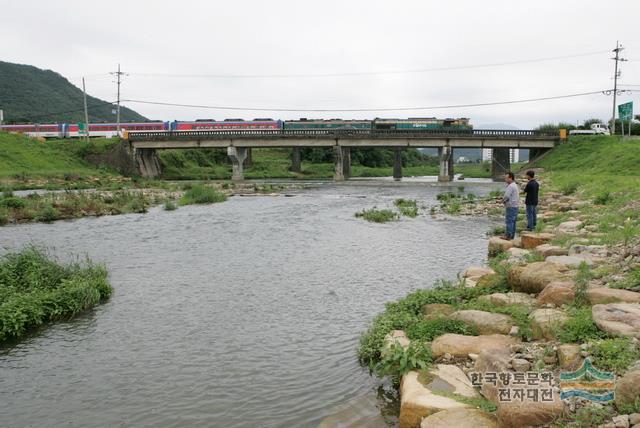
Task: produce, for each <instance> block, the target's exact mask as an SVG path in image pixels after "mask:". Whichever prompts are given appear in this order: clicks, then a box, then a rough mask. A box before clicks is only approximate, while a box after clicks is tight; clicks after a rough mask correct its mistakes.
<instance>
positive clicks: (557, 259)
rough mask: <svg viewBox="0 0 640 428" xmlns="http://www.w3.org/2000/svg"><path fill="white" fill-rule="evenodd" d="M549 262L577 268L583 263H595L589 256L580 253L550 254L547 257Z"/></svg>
mask: <svg viewBox="0 0 640 428" xmlns="http://www.w3.org/2000/svg"><path fill="white" fill-rule="evenodd" d="M545 260H546V261H547V262H550V263H555V264H558V265H561V266H565V267H568V268H577V267H578V266H580V265H581V264H582V263H586V264H587V265H589V266H591V265H593V261H592V260H591V259H590V258H589V257H581V256H580V255H575V256H549V257H547V258H546V259H545Z"/></svg>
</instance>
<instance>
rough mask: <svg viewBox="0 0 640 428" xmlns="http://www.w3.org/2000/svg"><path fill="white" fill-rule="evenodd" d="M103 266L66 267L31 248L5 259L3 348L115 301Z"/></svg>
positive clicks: (0, 292)
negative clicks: (10, 341) (5, 343)
mask: <svg viewBox="0 0 640 428" xmlns="http://www.w3.org/2000/svg"><path fill="white" fill-rule="evenodd" d="M112 291H113V289H112V288H111V285H110V284H109V282H108V281H107V271H106V268H105V267H104V266H103V265H98V264H94V263H92V262H91V261H90V260H86V261H84V262H74V263H68V264H61V263H59V262H57V261H56V260H54V259H53V258H51V257H50V256H49V255H48V254H47V252H46V251H45V250H43V249H40V248H37V247H29V248H26V249H24V250H22V251H20V252H10V253H7V254H5V255H4V256H3V257H2V258H1V259H0V342H2V341H4V340H7V339H15V338H20V337H21V336H23V335H25V334H26V333H28V332H29V331H30V330H33V329H35V328H37V327H39V326H41V325H43V324H45V323H47V322H50V321H55V320H58V319H65V318H69V317H72V316H73V315H76V314H78V313H80V312H82V311H85V310H87V309H90V308H91V307H93V306H95V305H97V304H98V303H100V302H101V301H103V300H105V299H107V298H109V296H111V293H112Z"/></svg>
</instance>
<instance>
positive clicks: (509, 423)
mask: <svg viewBox="0 0 640 428" xmlns="http://www.w3.org/2000/svg"><path fill="white" fill-rule="evenodd" d="M529 388H533V389H537V387H535V386H533V387H527V386H524V387H523V389H525V390H528V389H529ZM538 391H540V390H538ZM526 394H527V392H526V391H525V395H524V396H525V399H524V400H523V401H520V400H512V401H502V402H499V403H498V411H497V412H496V415H497V416H498V425H499V426H500V427H501V428H522V427H535V426H540V425H545V424H548V423H551V422H553V421H555V420H557V419H559V418H560V417H561V416H562V415H563V414H564V412H565V405H564V402H563V401H562V400H560V393H559V392H556V391H554V392H553V396H552V397H553V401H534V400H531V399H527V398H526V397H527V395H526Z"/></svg>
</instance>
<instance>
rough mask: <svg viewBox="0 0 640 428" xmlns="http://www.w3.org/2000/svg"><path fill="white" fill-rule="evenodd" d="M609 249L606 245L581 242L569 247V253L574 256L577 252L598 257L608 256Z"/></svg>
mask: <svg viewBox="0 0 640 428" xmlns="http://www.w3.org/2000/svg"><path fill="white" fill-rule="evenodd" d="M608 252H609V251H608V249H607V246H606V245H581V244H573V245H572V246H571V248H569V255H570V256H573V255H576V254H587V255H593V256H597V257H607V255H608Z"/></svg>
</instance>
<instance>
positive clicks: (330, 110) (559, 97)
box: [122, 91, 605, 113]
mask: <svg viewBox="0 0 640 428" xmlns="http://www.w3.org/2000/svg"><path fill="white" fill-rule="evenodd" d="M603 92H605V91H593V92H582V93H578V94H567V95H556V96H550V97H540V98H527V99H520V100H508V101H495V102H485V103H475V104H451V105H441V106H428V107H394V108H344V109H317V108H305V109H302V108H281V107H277V108H265V107H233V106H208V105H197V104H180V103H169V102H161V101H145V100H122V102H129V103H137V104H150V105H161V106H170V107H188V108H201V109H210V110H245V111H271V112H316V113H329V112H377V111H410V110H438V109H448V108H464V107H485V106H494V105H506V104H519V103H529V102H537V101H548V100H557V99H563V98H575V97H584V96H587V95H597V94H602V93H603Z"/></svg>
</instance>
